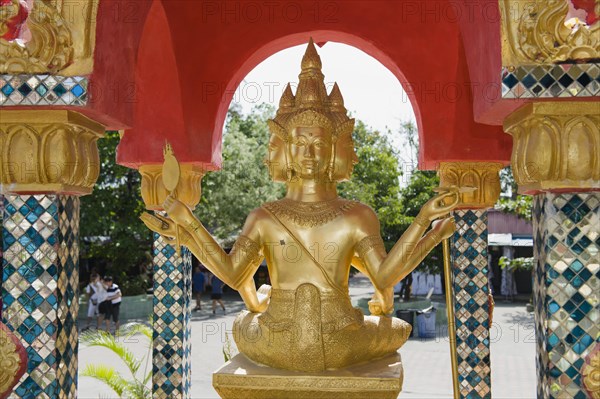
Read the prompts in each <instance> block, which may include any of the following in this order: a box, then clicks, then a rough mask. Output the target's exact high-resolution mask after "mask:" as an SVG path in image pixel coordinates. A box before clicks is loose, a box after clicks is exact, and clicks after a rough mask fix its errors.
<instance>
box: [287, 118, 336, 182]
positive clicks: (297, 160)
mask: <svg viewBox="0 0 600 399" xmlns="http://www.w3.org/2000/svg"><path fill="white" fill-rule="evenodd" d="M290 155H291V163H292V167H293V168H294V170H296V172H297V173H298V175H297V176H298V177H300V178H302V179H313V180H325V179H326V177H327V167H328V166H329V162H330V160H331V136H330V135H328V134H327V133H326V132H325V130H324V129H322V128H320V127H297V128H295V129H294V130H293V131H292V136H291V143H290Z"/></svg>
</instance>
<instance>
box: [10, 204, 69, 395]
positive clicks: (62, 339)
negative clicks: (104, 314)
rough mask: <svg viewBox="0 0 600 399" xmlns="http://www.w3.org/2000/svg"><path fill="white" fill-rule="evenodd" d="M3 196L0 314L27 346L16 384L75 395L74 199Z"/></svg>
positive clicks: (31, 390)
mask: <svg viewBox="0 0 600 399" xmlns="http://www.w3.org/2000/svg"><path fill="white" fill-rule="evenodd" d="M3 204H4V218H3V223H2V225H3V229H2V249H3V255H4V256H3V258H2V265H3V267H2V299H3V312H2V317H3V321H4V323H5V324H6V325H7V326H8V327H9V328H10V329H11V330H13V331H15V332H16V334H17V336H18V337H19V338H20V339H21V341H22V342H23V344H24V345H25V348H26V350H27V353H28V364H27V372H26V374H25V375H24V376H23V378H22V379H21V381H20V382H19V384H18V385H17V387H16V388H15V392H16V393H17V395H19V397H23V398H43V397H51V398H54V397H65V398H67V397H68V398H73V397H76V396H77V349H78V347H77V345H78V331H77V326H76V322H75V320H77V313H78V306H79V305H78V300H77V298H78V288H77V287H78V283H79V272H78V260H79V247H78V240H79V199H78V198H77V197H72V196H62V195H35V196H34V195H7V196H6V197H4V201H3Z"/></svg>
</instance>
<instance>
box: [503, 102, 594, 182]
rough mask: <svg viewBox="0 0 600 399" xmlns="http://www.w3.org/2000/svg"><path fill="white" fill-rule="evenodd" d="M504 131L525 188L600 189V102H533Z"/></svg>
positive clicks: (514, 115)
mask: <svg viewBox="0 0 600 399" xmlns="http://www.w3.org/2000/svg"><path fill="white" fill-rule="evenodd" d="M504 130H505V131H506V132H507V133H509V134H510V135H512V136H513V151H512V169H513V174H514V176H515V180H516V182H517V184H518V185H519V191H520V192H524V193H535V192H538V191H550V190H553V189H559V190H560V189H567V188H572V189H599V188H600V102H540V103H530V104H527V105H525V106H523V107H521V108H520V109H518V110H517V111H515V112H513V113H512V114H511V115H509V116H508V117H507V118H506V119H505V120H504Z"/></svg>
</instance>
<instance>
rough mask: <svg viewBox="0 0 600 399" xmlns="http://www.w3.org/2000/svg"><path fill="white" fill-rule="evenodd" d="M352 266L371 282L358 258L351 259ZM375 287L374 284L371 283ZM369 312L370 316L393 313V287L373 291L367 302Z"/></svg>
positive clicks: (367, 271)
mask: <svg viewBox="0 0 600 399" xmlns="http://www.w3.org/2000/svg"><path fill="white" fill-rule="evenodd" d="M352 266H354V267H355V268H356V269H357V270H358V271H359V272H361V273H362V274H364V275H365V276H367V277H368V278H369V280H371V282H373V277H372V276H371V273H370V272H369V268H368V267H367V266H366V265H365V264H364V263H363V261H362V260H361V259H360V258H359V257H358V256H354V257H353V258H352ZM373 285H375V283H373ZM369 311H370V312H371V314H372V315H382V314H385V315H389V314H391V313H393V311H394V286H391V287H387V288H385V289H384V290H383V291H380V290H379V289H377V288H376V289H375V294H374V295H373V298H372V299H371V300H370V301H369Z"/></svg>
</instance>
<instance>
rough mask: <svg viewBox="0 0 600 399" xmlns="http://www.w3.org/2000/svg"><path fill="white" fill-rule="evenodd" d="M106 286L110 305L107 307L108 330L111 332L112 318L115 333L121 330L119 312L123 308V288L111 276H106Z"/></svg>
mask: <svg viewBox="0 0 600 399" xmlns="http://www.w3.org/2000/svg"><path fill="white" fill-rule="evenodd" d="M104 286H105V287H106V301H105V302H104V303H107V302H108V303H109V306H107V307H106V308H105V317H106V332H110V319H111V318H112V320H113V321H114V322H115V334H116V333H117V331H118V330H119V326H120V323H119V312H120V310H121V309H120V308H121V296H122V295H121V289H120V288H119V286H118V285H117V284H115V283H113V279H112V277H111V276H105V277H104Z"/></svg>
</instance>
